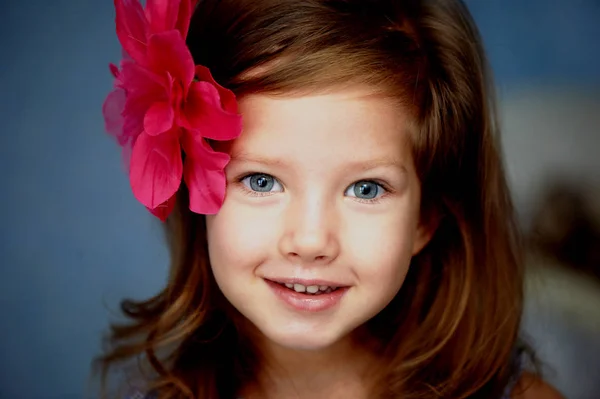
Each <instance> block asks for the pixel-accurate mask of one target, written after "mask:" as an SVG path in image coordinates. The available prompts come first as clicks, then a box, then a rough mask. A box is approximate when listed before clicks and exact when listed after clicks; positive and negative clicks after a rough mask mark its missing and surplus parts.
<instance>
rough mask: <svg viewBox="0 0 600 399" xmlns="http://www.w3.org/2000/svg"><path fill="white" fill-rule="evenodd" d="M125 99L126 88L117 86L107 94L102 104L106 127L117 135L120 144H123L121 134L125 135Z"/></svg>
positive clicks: (109, 131)
mask: <svg viewBox="0 0 600 399" xmlns="http://www.w3.org/2000/svg"><path fill="white" fill-rule="evenodd" d="M125 101H126V97H125V90H123V89H121V88H116V89H114V90H113V91H111V92H110V93H109V94H108V96H106V100H104V104H103V105H102V115H103V116H104V127H105V128H106V131H107V132H108V133H109V134H111V135H113V136H115V137H117V139H118V140H119V144H121V136H122V135H123V123H124V118H123V110H124V109H125Z"/></svg>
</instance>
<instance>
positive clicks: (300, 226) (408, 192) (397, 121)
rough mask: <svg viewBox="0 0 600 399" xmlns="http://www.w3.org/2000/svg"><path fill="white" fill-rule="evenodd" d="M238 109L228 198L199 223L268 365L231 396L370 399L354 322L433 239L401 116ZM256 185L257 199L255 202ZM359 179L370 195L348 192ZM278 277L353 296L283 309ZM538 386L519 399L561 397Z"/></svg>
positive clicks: (332, 106)
mask: <svg viewBox="0 0 600 399" xmlns="http://www.w3.org/2000/svg"><path fill="white" fill-rule="evenodd" d="M239 107H240V112H241V113H242V115H243V117H244V131H243V133H242V135H241V136H240V138H238V139H236V140H234V141H233V142H230V143H227V144H221V147H219V148H217V149H218V150H220V151H225V152H227V153H229V155H230V156H231V162H230V163H229V165H228V166H227V168H226V170H225V172H226V177H227V194H226V199H225V202H224V204H223V206H222V208H221V210H220V211H219V213H218V214H216V215H210V216H207V237H208V245H209V253H210V262H211V266H212V269H213V273H214V276H215V279H216V281H217V284H218V285H219V288H220V289H221V291H222V292H223V294H224V295H225V297H226V298H227V299H228V300H229V301H230V302H231V304H232V305H233V306H234V307H235V308H236V309H237V310H238V311H239V312H240V313H241V314H242V315H243V316H244V317H245V319H246V320H247V321H248V324H249V326H248V332H249V333H250V334H252V336H253V338H254V340H253V341H254V343H255V345H256V346H257V347H258V349H259V351H260V353H261V354H262V355H263V356H264V361H265V362H264V363H265V367H264V369H263V370H260V371H259V373H258V381H257V382H256V385H253V386H247V387H245V388H244V389H243V390H242V392H241V395H242V396H243V397H244V398H245V399H250V398H253V397H261V398H300V397H306V396H307V395H310V397H312V398H314V399H319V398H328V399H332V398H357V399H358V398H367V397H368V396H369V395H368V389H367V387H368V385H369V383H370V381H369V374H368V371H369V370H370V369H372V367H370V365H371V364H373V363H375V362H376V361H377V359H376V358H374V357H373V351H371V350H369V349H370V348H368V347H367V346H366V344H365V342H368V340H365V339H364V336H361V325H363V324H364V323H365V322H366V321H367V320H369V319H370V318H372V317H373V316H375V315H376V314H377V313H379V312H380V311H381V310H382V309H383V308H384V307H385V306H386V305H387V304H388V303H389V302H390V301H391V300H392V298H393V297H394V296H395V295H396V294H397V292H398V291H399V289H400V287H401V286H402V284H403V282H404V278H405V276H406V273H407V271H408V268H409V264H410V260H411V258H412V256H414V255H415V254H416V253H418V252H419V251H420V250H421V249H422V248H423V247H424V246H425V244H426V243H427V242H428V240H429V239H430V237H431V233H432V231H431V229H429V228H426V227H425V226H423V225H422V224H421V223H420V221H419V214H420V209H419V204H420V201H421V190H420V185H419V181H418V178H417V175H416V171H415V169H414V164H413V161H412V158H411V153H410V147H409V145H408V140H407V137H408V126H409V125H410V124H409V118H408V116H407V114H406V113H405V112H404V111H403V110H402V109H401V108H400V107H399V106H398V105H397V104H394V103H392V102H391V101H390V100H387V99H384V98H381V97H377V96H373V95H371V94H370V93H369V92H368V91H367V90H362V89H360V88H357V89H356V90H352V91H339V92H334V93H329V94H321V95H311V96H301V97H268V96H265V95H250V96H247V97H244V98H241V99H240V100H239ZM252 174H254V175H252ZM256 174H261V175H262V177H264V178H266V181H267V182H268V183H267V191H257V189H259V190H263V189H261V188H260V187H258V186H257V185H256V181H257V180H256V178H257V177H260V176H256ZM253 176H254V177H255V179H254V180H253ZM265 176H266V177H265ZM263 182H265V180H263ZM365 182H367V183H366V184H367V185H368V187H369V188H370V189H371V195H367V196H365V195H363V194H361V192H360V191H357V190H355V189H356V188H357V187H359V186H361V185H362V184H365ZM357 183H358V184H357ZM373 193H375V195H374V196H373ZM365 197H368V198H365ZM371 197H373V198H371ZM281 278H303V279H322V280H327V281H332V282H337V283H339V285H345V286H348V287H349V289H348V291H347V292H346V294H345V295H344V296H343V298H342V299H341V301H340V302H339V303H338V304H337V305H336V306H334V307H333V308H331V309H328V310H325V311H320V312H307V311H301V310H297V309H295V308H291V307H290V306H289V305H287V304H286V303H284V302H283V301H282V300H280V299H279V298H278V297H277V296H276V295H275V294H274V291H273V290H272V288H271V287H270V286H269V285H268V284H267V282H266V281H265V279H281ZM359 342H360V343H359ZM308 365H309V367H307V366H308ZM546 387H547V385H545V384H543V383H542V382H539V383H538V384H537V385H535V386H531V387H529V389H528V390H527V391H526V392H527V393H526V394H523V395H525V396H515V398H519V399H540V398H542V399H543V398H548V399H556V398H560V397H559V396H552V395H548V394H546V395H545V396H544V391H543V390H544V389H546ZM540 389H541V390H542V391H540ZM536 392H541V394H539V393H538V394H536ZM536 395H537V396H536ZM539 395H541V396H539Z"/></svg>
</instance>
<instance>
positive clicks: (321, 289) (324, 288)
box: [270, 280, 339, 295]
mask: <svg viewBox="0 0 600 399" xmlns="http://www.w3.org/2000/svg"><path fill="white" fill-rule="evenodd" d="M270 281H272V280H270ZM272 282H273V283H275V284H278V285H280V286H282V287H285V288H287V289H289V290H290V291H295V292H298V293H300V294H306V295H321V294H329V293H331V292H334V291H336V290H338V289H339V287H333V286H329V285H303V284H298V283H295V284H292V283H280V282H277V281H272Z"/></svg>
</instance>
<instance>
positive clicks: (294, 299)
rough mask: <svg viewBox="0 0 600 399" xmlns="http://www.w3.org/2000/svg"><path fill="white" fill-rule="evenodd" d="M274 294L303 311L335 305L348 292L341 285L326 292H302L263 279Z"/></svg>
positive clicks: (316, 310) (314, 310)
mask: <svg viewBox="0 0 600 399" xmlns="http://www.w3.org/2000/svg"><path fill="white" fill-rule="evenodd" d="M265 281H266V283H267V285H268V286H269V287H271V289H272V290H273V292H274V293H275V295H276V296H277V297H278V298H279V299H281V300H282V301H283V302H285V303H286V304H287V305H289V306H291V307H292V308H294V309H296V310H301V311H305V312H322V311H324V310H327V309H331V308H333V307H334V306H336V305H337V304H338V303H339V302H340V301H341V299H342V297H343V296H344V295H345V294H346V292H348V288H349V287H341V288H338V289H337V290H335V291H332V292H330V293H327V294H318V295H311V294H303V293H301V292H296V291H294V290H292V289H289V288H287V287H285V286H283V285H281V284H279V283H275V282H273V281H270V280H265Z"/></svg>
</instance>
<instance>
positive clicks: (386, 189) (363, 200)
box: [236, 172, 393, 204]
mask: <svg viewBox="0 0 600 399" xmlns="http://www.w3.org/2000/svg"><path fill="white" fill-rule="evenodd" d="M255 175H264V176H269V177H272V178H273V179H275V180H277V178H276V177H275V176H273V175H270V174H268V173H261V172H251V173H246V174H244V175H242V176H240V177H238V178H237V179H236V183H237V184H238V185H239V186H241V187H242V189H243V190H244V192H245V194H246V195H249V196H251V197H265V196H268V195H272V194H273V192H270V191H253V190H251V189H249V188H248V187H246V185H245V184H244V183H243V181H244V179H247V178H248V177H251V176H255ZM277 181H279V180H277ZM360 182H368V183H374V184H376V185H377V186H379V187H380V188H381V189H382V190H383V191H384V192H383V194H382V195H381V196H379V197H375V198H371V199H366V198H358V197H351V198H354V200H356V201H358V202H361V203H365V204H378V203H379V202H381V200H382V199H383V198H385V197H387V196H388V195H389V194H391V193H393V190H392V189H391V188H390V186H389V185H388V184H386V183H384V182H382V181H380V180H374V179H361V180H357V181H355V182H354V183H352V184H350V185H349V186H348V187H351V186H352V185H353V184H356V183H360ZM279 184H281V183H279Z"/></svg>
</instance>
